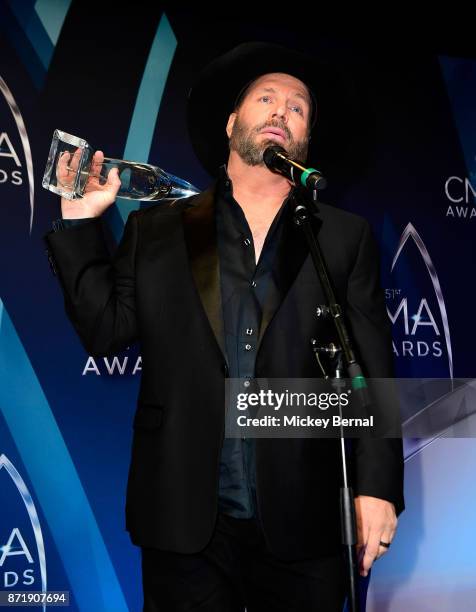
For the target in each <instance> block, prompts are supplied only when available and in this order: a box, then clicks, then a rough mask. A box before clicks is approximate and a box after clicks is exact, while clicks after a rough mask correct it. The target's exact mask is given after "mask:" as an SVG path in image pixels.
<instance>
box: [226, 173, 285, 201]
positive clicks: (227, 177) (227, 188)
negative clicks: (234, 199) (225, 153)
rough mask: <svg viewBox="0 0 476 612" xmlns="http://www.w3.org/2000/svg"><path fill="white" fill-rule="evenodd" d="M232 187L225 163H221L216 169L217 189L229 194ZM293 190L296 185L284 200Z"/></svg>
mask: <svg viewBox="0 0 476 612" xmlns="http://www.w3.org/2000/svg"><path fill="white" fill-rule="evenodd" d="M232 187H233V186H232V181H231V178H230V177H229V175H228V170H227V167H226V164H222V165H221V166H220V167H219V169H218V189H219V190H220V192H221V193H226V194H231V193H232V191H233V189H232ZM295 191H296V186H295V185H293V186H292V187H291V189H290V191H289V193H288V195H287V196H286V199H285V200H284V201H285V202H287V201H288V199H289V198H290V196H292V195H294V193H295Z"/></svg>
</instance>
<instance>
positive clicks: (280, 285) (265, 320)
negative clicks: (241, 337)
mask: <svg viewBox="0 0 476 612" xmlns="http://www.w3.org/2000/svg"><path fill="white" fill-rule="evenodd" d="M291 197H292V200H291V201H289V202H288V204H287V206H286V210H284V211H283V212H284V214H285V218H284V219H283V231H282V234H281V239H280V241H279V244H278V248H277V252H276V257H275V261H274V264H273V276H274V279H275V282H274V283H271V284H270V290H269V292H268V295H267V296H266V300H265V304H264V308H263V315H262V319H261V327H260V332H259V337H258V347H257V349H258V350H259V348H260V345H261V342H262V340H263V336H264V334H265V333H266V330H267V328H268V326H269V324H270V322H271V320H272V319H273V317H274V315H275V314H276V312H277V310H278V308H279V307H280V305H281V304H282V302H283V300H284V298H285V297H286V295H287V293H288V291H289V289H290V288H291V285H292V284H293V282H294V281H295V279H296V277H297V276H298V274H299V272H300V270H301V268H302V266H303V264H304V261H305V260H306V257H307V256H308V254H309V249H308V245H307V242H306V238H305V236H304V232H303V230H302V229H301V228H300V227H298V226H296V225H295V223H294V209H295V202H294V198H293V196H291ZM310 217H311V226H312V229H313V232H314V235H317V232H318V230H319V228H320V225H321V223H322V220H321V219H320V218H319V216H318V213H317V212H313V213H312V214H311V215H310Z"/></svg>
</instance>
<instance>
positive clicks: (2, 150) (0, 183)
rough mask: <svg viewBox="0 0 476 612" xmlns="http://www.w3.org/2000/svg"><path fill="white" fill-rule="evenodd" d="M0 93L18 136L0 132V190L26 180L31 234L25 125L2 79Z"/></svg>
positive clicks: (30, 170)
mask: <svg viewBox="0 0 476 612" xmlns="http://www.w3.org/2000/svg"><path fill="white" fill-rule="evenodd" d="M0 92H1V94H3V98H4V99H5V102H6V104H7V107H8V109H9V111H10V114H11V115H12V117H13V121H14V125H15V128H13V132H15V131H16V134H18V136H15V137H13V136H12V133H10V132H8V131H1V132H0V190H1V189H2V187H4V186H5V185H11V186H12V187H18V186H21V185H23V184H24V181H25V179H26V178H27V179H28V192H29V201H30V233H31V230H32V226H33V206H34V197H35V184H34V179H33V160H32V155H31V148H30V141H29V140H28V134H27V131H26V127H25V123H24V121H23V117H22V115H21V113H20V109H19V108H18V104H17V103H16V101H15V99H14V97H13V94H12V92H11V91H10V89H9V87H8V85H7V84H6V83H5V81H4V80H3V79H2V77H0ZM12 126H13V123H12ZM14 143H15V144H16V147H15V146H14ZM17 143H18V144H17ZM20 146H21V149H20ZM19 151H20V152H21V157H22V158H23V159H24V164H25V167H26V177H25V176H24V174H25V170H24V167H23V165H22V163H21V159H20V154H19ZM0 192H1V191H0Z"/></svg>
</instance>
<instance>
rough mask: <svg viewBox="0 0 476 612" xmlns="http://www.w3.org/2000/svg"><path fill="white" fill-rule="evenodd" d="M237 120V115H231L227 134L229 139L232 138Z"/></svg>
mask: <svg viewBox="0 0 476 612" xmlns="http://www.w3.org/2000/svg"><path fill="white" fill-rule="evenodd" d="M235 119H236V113H231V115H230V116H229V117H228V123H227V124H226V134H227V136H228V138H230V136H231V131H232V129H233V126H234V125H235Z"/></svg>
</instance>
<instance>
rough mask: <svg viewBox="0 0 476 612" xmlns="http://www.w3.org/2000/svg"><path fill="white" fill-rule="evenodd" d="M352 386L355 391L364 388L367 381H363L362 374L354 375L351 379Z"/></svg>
mask: <svg viewBox="0 0 476 612" xmlns="http://www.w3.org/2000/svg"><path fill="white" fill-rule="evenodd" d="M352 388H353V389H355V390H356V391H357V390H358V389H366V388H367V383H366V382H365V378H364V377H363V376H361V375H360V376H354V378H353V379H352Z"/></svg>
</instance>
